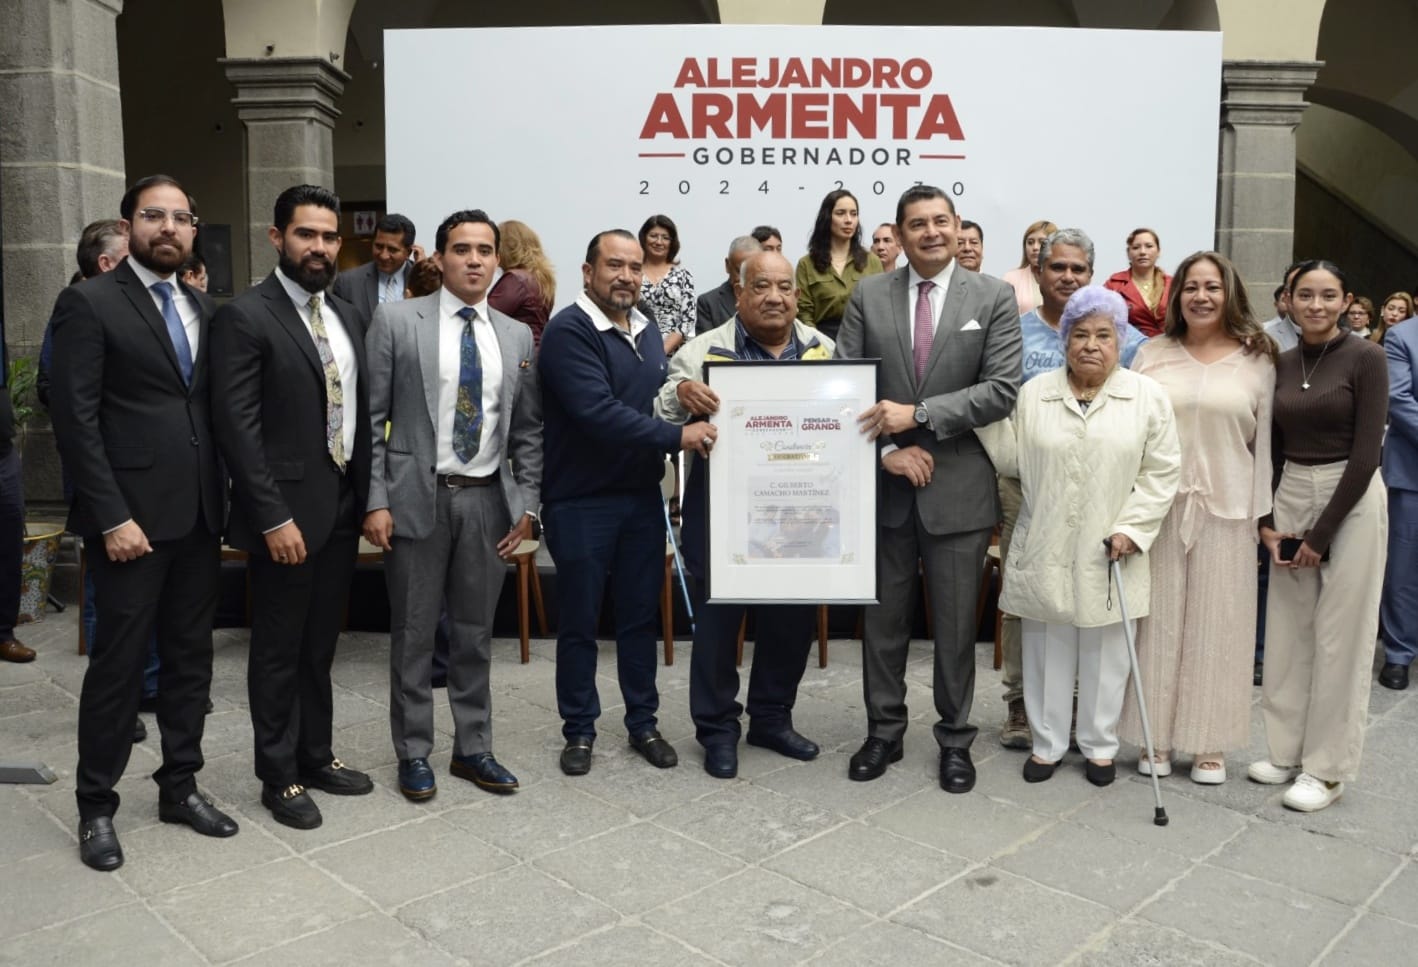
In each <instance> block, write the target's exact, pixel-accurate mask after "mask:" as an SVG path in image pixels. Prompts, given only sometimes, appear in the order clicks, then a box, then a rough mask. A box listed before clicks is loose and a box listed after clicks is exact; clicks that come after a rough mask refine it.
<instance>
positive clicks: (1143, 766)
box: [1137, 752, 1172, 778]
mask: <svg viewBox="0 0 1418 967" xmlns="http://www.w3.org/2000/svg"><path fill="white" fill-rule="evenodd" d="M1137 771H1138V772H1139V773H1141V774H1142V775H1144V776H1150V775H1152V773H1154V772H1155V773H1157V776H1158V777H1159V778H1161V777H1163V776H1170V775H1171V774H1172V760H1171V759H1162V758H1158V759H1157V761H1155V762H1154V761H1153V760H1151V759H1149V758H1147V753H1146V752H1144V753H1143V754H1142V755H1141V756H1140V757H1139V758H1138V760H1137Z"/></svg>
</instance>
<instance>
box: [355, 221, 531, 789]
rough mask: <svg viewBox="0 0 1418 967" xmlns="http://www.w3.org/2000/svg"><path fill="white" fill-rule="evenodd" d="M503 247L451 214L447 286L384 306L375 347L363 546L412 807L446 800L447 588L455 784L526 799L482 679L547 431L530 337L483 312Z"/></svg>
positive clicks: (441, 236)
mask: <svg viewBox="0 0 1418 967" xmlns="http://www.w3.org/2000/svg"><path fill="white" fill-rule="evenodd" d="M500 234H501V233H500V232H499V230H498V227H497V225H496V223H494V222H493V221H492V219H490V218H488V216H487V215H486V214H485V213H484V212H482V211H478V210H472V211H460V212H454V213H453V214H452V215H449V216H448V217H447V218H446V219H444V221H443V224H441V225H439V226H438V235H437V248H438V252H439V256H440V258H441V260H442V263H443V287H442V288H441V289H440V290H439V291H438V292H436V293H434V294H433V295H428V296H424V297H422V298H419V299H411V300H409V301H407V302H398V303H393V304H387V303H386V304H384V305H381V306H380V307H379V308H378V309H377V310H376V311H375V313H374V324H373V326H372V327H371V328H370V331H369V337H368V340H367V350H368V355H369V370H370V376H369V402H370V422H371V426H372V435H373V443H374V447H373V460H372V465H371V470H370V484H369V504H368V507H369V510H368V512H367V513H366V515H365V518H364V535H365V538H366V539H367V540H369V541H370V542H371V543H373V544H376V545H378V546H379V547H381V548H383V549H384V550H385V552H386V555H385V575H386V577H387V580H388V584H389V604H390V621H389V631H390V649H389V664H390V672H389V696H390V701H389V719H390V725H391V728H392V731H393V734H394V749H395V751H396V752H397V753H398V756H399V791H400V792H402V793H403V794H404V795H405V796H406V797H408V798H409V799H412V800H419V799H427V798H429V797H430V796H432V795H433V794H434V793H435V792H436V791H437V786H436V784H435V782H434V778H433V771H432V770H431V769H430V768H429V765H428V756H429V753H430V752H432V751H433V693H432V675H433V638H434V631H435V629H436V627H437V625H438V615H439V610H440V607H441V605H442V603H443V601H444V600H445V590H446V592H447V595H446V600H447V606H448V618H449V628H450V632H451V634H450V639H451V641H450V654H449V660H448V703H449V705H450V706H451V707H452V710H453V728H454V740H453V743H454V744H453V761H452V764H451V766H450V768H449V771H450V772H451V773H452V774H453V775H455V776H458V777H459V778H462V779H467V780H469V781H471V782H473V783H475V784H476V785H478V786H479V787H481V788H483V789H486V790H488V791H489V792H498V793H510V792H512V791H514V790H515V789H516V788H517V778H516V777H515V776H513V775H512V773H510V772H508V771H507V770H506V769H505V768H503V767H502V766H501V765H500V764H499V763H498V761H497V760H496V759H495V758H493V755H492V729H491V721H490V720H491V705H490V698H489V694H488V666H489V662H490V659H491V646H492V619H493V612H494V611H495V610H496V608H497V598H498V593H499V592H500V591H501V589H502V580H503V574H504V572H505V570H506V563H505V562H506V561H507V559H509V558H510V557H511V556H512V554H513V553H514V552H515V551H516V550H517V547H518V545H520V544H521V543H522V542H523V541H524V540H526V539H528V538H529V537H531V535H532V525H533V522H534V521H535V520H536V509H537V506H538V502H539V499H540V492H541V481H542V424H541V394H540V393H539V392H538V389H537V377H536V369H535V368H534V365H533V351H532V331H531V330H530V329H528V328H527V327H526V326H524V325H522V324H521V323H519V322H517V321H515V320H513V319H509V318H508V317H507V316H504V315H503V314H502V313H500V312H498V311H497V310H495V309H492V308H490V307H489V306H488V304H487V290H488V288H489V287H490V286H491V285H492V278H493V275H494V273H495V271H496V269H497V247H498V244H499V243H500V242H501V238H500ZM386 421H387V422H388V424H389V431H388V436H387V439H386V436H385V423H386ZM509 458H510V462H511V466H510V468H509V465H508V464H509Z"/></svg>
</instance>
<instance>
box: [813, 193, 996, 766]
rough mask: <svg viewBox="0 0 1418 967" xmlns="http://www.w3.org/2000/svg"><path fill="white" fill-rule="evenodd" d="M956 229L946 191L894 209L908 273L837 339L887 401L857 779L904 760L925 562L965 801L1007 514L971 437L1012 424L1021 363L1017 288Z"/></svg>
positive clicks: (906, 198) (859, 303) (857, 294)
mask: <svg viewBox="0 0 1418 967" xmlns="http://www.w3.org/2000/svg"><path fill="white" fill-rule="evenodd" d="M959 226H960V220H959V218H958V216H957V215H956V214H955V206H954V204H952V203H951V201H950V199H949V198H948V197H947V196H946V194H945V193H944V192H943V191H941V190H940V189H939V188H934V187H931V186H929V185H917V186H915V187H913V188H909V189H907V190H906V193H905V194H903V195H902V196H901V200H900V201H899V202H898V203H897V205H896V234H897V238H898V239H899V240H900V242H901V247H902V250H903V251H904V252H905V255H906V259H907V263H908V264H907V265H906V267H904V268H901V269H897V270H896V271H894V272H888V273H886V274H884V275H878V276H873V277H870V278H866V279H863V280H862V281H861V282H859V283H858V284H857V287H856V288H855V289H854V290H853V291H852V295H851V297H850V298H849V299H848V300H847V310H846V312H845V313H844V314H843V316H842V328H841V331H840V333H839V334H838V337H837V355H838V357H840V358H843V359H870V358H879V359H880V360H881V371H880V375H879V377H878V378H879V380H880V384H879V385H880V389H881V393H882V399H881V400H880V401H879V402H878V403H877V404H876V405H875V406H873V407H871V408H870V409H868V410H867V411H866V412H865V413H863V414H862V415H861V417H860V422H861V426H862V432H864V433H866V434H868V435H869V436H871V437H872V438H873V439H877V440H879V442H880V443H881V444H882V446H881V467H882V470H883V471H884V473H883V474H882V475H881V489H880V495H881V497H880V505H879V511H878V513H879V515H880V517H879V521H878V526H879V531H878V536H877V558H878V567H879V568H880V583H881V603H880V604H877V605H873V606H870V607H868V608H867V610H866V622H865V634H864V636H863V642H862V688H863V692H864V693H865V697H866V706H867V726H868V728H867V736H868V737H867V740H866V742H864V743H863V744H862V747H861V749H860V750H858V752H857V753H856V754H855V755H854V756H852V759H851V763H850V765H849V768H848V773H847V775H848V778H850V779H856V780H860V781H865V780H869V779H875V778H877V777H878V776H880V775H881V774H882V773H884V772H885V771H886V766H887V764H888V763H891V762H896V761H897V760H899V759H900V758H901V755H902V747H901V739H902V735H903V734H904V733H905V731H906V656H907V647H908V645H909V643H910V637H911V603H912V600H913V595H914V590H915V584H916V575H917V573H918V572H917V562H918V561H919V562H920V563H921V564H922V565H924V567H925V575H926V584H927V586H928V588H929V593H930V602H931V611H932V613H933V614H934V617H935V679H934V692H935V706H936V712H937V713H938V714H939V716H940V720H939V721H938V722H937V723H936V724H935V738H936V742H937V743H938V744H939V745H940V784H941V788H942V789H944V790H945V791H946V792H955V793H963V792H969V791H970V790H971V789H973V788H974V786H975V767H974V765H973V763H971V761H970V743H971V742H972V741H974V738H975V732H976V729H975V727H974V726H972V725H970V722H969V719H970V703H971V699H972V698H973V696H974V690H975V599H976V595H977V593H978V591H979V583H980V571H981V563H982V562H983V560H984V557H985V551H986V549H987V548H988V547H989V543H990V532H991V530H992V529H993V528H994V526H995V524H996V522H998V520H999V516H1000V513H999V495H998V492H997V488H996V485H995V471H994V466H993V465H992V464H991V463H990V460H989V457H987V456H986V455H985V451H984V448H983V447H981V445H980V443H979V441H978V440H977V439H976V438H975V434H974V433H973V432H972V431H973V430H974V429H975V428H976V427H981V426H985V425H986V424H989V423H993V422H995V421H996V420H1000V419H1003V418H1004V417H1006V416H1008V415H1009V412H1010V410H1011V409H1012V408H1013V407H1014V398H1015V396H1016V394H1017V393H1018V391H1019V379H1020V365H1021V342H1020V334H1019V310H1018V308H1017V306H1016V303H1015V299H1014V293H1013V290H1012V289H1011V288H1010V287H1009V286H1007V285H1005V284H1004V283H1003V282H1001V281H999V280H998V279H995V278H992V277H991V276H987V275H980V274H978V273H976V272H969V271H961V270H959V269H958V268H957V264H956V262H955V259H954V256H955V245H956V232H957V231H958V230H959Z"/></svg>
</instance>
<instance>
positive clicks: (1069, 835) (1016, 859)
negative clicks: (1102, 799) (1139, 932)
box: [993, 822, 1191, 913]
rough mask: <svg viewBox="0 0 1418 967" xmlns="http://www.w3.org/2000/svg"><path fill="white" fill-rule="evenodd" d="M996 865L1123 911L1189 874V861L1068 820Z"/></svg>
mask: <svg viewBox="0 0 1418 967" xmlns="http://www.w3.org/2000/svg"><path fill="white" fill-rule="evenodd" d="M993 865H995V866H998V867H1000V868H1001V869H1005V870H1008V871H1010V872H1011V873H1017V874H1019V875H1020V876H1023V877H1027V878H1029V879H1031V880H1034V881H1035V882H1037V883H1042V884H1044V885H1045V886H1051V887H1054V888H1055V889H1058V890H1063V891H1065V892H1068V893H1072V894H1073V895H1074V896H1081V897H1083V898H1084V899H1087V900H1093V901H1094V902H1097V903H1102V904H1104V905H1105V906H1109V907H1112V908H1113V909H1114V910H1117V911H1118V912H1120V913H1125V912H1126V911H1128V910H1130V909H1132V908H1133V907H1135V906H1136V905H1137V904H1139V903H1141V902H1142V901H1143V900H1145V899H1147V898H1148V897H1150V896H1151V895H1152V894H1154V893H1156V892H1157V891H1158V890H1160V889H1161V888H1162V887H1164V886H1166V885H1167V883H1168V882H1169V881H1171V880H1173V879H1176V878H1177V877H1178V876H1181V875H1182V874H1183V873H1185V872H1186V871H1187V870H1188V869H1189V868H1190V866H1191V861H1190V860H1188V859H1185V858H1184V857H1181V856H1178V855H1177V854H1176V853H1171V852H1168V851H1166V850H1164V849H1161V848H1159V847H1156V846H1142V845H1139V844H1136V843H1119V842H1118V840H1117V838H1116V837H1113V836H1109V835H1107V834H1105V833H1101V832H1098V831H1097V830H1094V829H1089V828H1088V827H1086V826H1079V825H1076V824H1074V823H1070V822H1064V823H1061V824H1059V825H1058V826H1055V827H1054V828H1052V829H1050V830H1047V831H1045V833H1044V834H1043V835H1042V836H1040V837H1039V838H1038V839H1035V840H1032V841H1030V842H1027V843H1024V844H1023V845H1021V846H1018V847H1016V848H1015V849H1012V850H1010V851H1009V852H1008V853H1006V854H1005V855H1003V856H999V857H996V858H995V859H994V860H993Z"/></svg>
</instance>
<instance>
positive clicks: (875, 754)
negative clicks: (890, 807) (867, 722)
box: [847, 735, 903, 782]
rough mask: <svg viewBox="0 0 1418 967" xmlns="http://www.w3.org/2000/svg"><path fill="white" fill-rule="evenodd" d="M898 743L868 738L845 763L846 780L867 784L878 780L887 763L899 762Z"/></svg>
mask: <svg viewBox="0 0 1418 967" xmlns="http://www.w3.org/2000/svg"><path fill="white" fill-rule="evenodd" d="M902 755H903V753H902V751H901V743H900V742H888V741H886V740H885V739H878V738H877V737H876V736H874V735H872V736H868V737H867V740H866V741H865V742H863V743H862V747H861V748H860V749H858V750H857V752H856V754H855V755H853V756H852V758H851V760H850V761H849V762H848V763H847V778H848V779H851V780H854V781H855V782H869V781H870V780H872V779H878V778H880V777H881V775H882V773H884V772H885V771H886V766H887V763H889V762H900V761H901V756H902Z"/></svg>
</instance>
